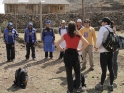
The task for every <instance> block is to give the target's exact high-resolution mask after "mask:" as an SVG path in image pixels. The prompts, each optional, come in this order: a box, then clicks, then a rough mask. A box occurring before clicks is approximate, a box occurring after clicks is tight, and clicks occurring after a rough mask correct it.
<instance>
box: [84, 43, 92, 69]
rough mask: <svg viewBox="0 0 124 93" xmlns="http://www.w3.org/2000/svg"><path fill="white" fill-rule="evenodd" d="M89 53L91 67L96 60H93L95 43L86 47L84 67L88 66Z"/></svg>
mask: <svg viewBox="0 0 124 93" xmlns="http://www.w3.org/2000/svg"><path fill="white" fill-rule="evenodd" d="M87 53H88V55H89V64H90V67H93V66H94V61H93V45H89V46H87V47H86V49H85V50H84V51H83V65H82V66H83V67H86V56H87Z"/></svg>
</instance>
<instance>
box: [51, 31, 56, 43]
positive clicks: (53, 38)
mask: <svg viewBox="0 0 124 93" xmlns="http://www.w3.org/2000/svg"><path fill="white" fill-rule="evenodd" d="M52 34H53V42H54V41H55V34H54V30H53V32H52Z"/></svg>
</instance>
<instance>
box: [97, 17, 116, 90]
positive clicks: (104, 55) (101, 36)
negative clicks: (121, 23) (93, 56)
mask: <svg viewBox="0 0 124 93" xmlns="http://www.w3.org/2000/svg"><path fill="white" fill-rule="evenodd" d="M101 25H102V26H101V28H100V30H99V33H98V36H97V42H96V51H97V50H98V49H99V52H100V66H101V70H102V75H101V81H100V83H98V84H97V85H96V86H95V89H96V90H100V91H103V84H104V81H105V79H106V72H107V67H108V70H109V73H110V84H109V85H108V89H109V90H110V91H113V81H114V73H113V61H112V58H113V52H110V51H107V50H106V49H105V48H104V47H103V45H102V43H104V42H105V41H106V39H107V36H108V35H109V31H110V32H114V31H113V27H114V25H113V22H111V20H110V18H108V17H104V18H103V19H102V20H101Z"/></svg>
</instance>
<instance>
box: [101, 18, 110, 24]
mask: <svg viewBox="0 0 124 93" xmlns="http://www.w3.org/2000/svg"><path fill="white" fill-rule="evenodd" d="M100 22H107V23H108V24H110V23H111V20H110V18H109V17H104V18H103V19H102V20H100Z"/></svg>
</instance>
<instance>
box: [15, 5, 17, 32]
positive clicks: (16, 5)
mask: <svg viewBox="0 0 124 93" xmlns="http://www.w3.org/2000/svg"><path fill="white" fill-rule="evenodd" d="M16 7H17V5H16V6H15V7H14V10H15V11H14V12H15V29H16V30H17V17H16Z"/></svg>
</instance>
